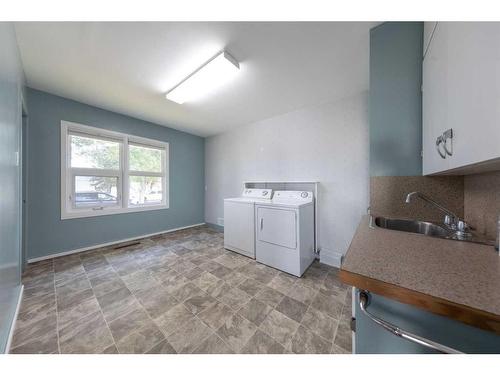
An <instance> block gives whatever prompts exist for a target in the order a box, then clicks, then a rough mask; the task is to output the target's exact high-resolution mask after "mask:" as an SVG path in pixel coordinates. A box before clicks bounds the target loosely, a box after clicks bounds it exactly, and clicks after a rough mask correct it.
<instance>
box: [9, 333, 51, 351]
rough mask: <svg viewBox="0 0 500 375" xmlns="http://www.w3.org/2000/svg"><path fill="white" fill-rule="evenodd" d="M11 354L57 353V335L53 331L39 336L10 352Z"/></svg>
mask: <svg viewBox="0 0 500 375" xmlns="http://www.w3.org/2000/svg"><path fill="white" fill-rule="evenodd" d="M10 353H12V354H52V353H59V346H58V341H57V333H56V331H55V330H54V331H53V332H51V333H48V334H47V335H45V336H39V337H37V338H34V339H32V340H29V341H26V342H25V343H24V344H22V345H19V346H17V347H14V348H12V349H11V350H10Z"/></svg>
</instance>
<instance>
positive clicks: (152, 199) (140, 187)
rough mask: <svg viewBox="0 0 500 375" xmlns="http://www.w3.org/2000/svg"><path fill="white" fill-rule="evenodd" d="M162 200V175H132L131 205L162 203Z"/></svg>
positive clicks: (130, 180)
mask: <svg viewBox="0 0 500 375" xmlns="http://www.w3.org/2000/svg"><path fill="white" fill-rule="evenodd" d="M162 200H163V191H162V178H161V177H146V176H130V179H129V203H130V205H131V206H136V205H144V204H146V205H147V204H161V202H162Z"/></svg>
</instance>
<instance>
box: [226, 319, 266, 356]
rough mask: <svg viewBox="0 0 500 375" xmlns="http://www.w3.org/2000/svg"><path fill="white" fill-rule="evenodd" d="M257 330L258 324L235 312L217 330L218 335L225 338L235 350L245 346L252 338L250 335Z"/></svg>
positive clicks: (237, 350)
mask: <svg viewBox="0 0 500 375" xmlns="http://www.w3.org/2000/svg"><path fill="white" fill-rule="evenodd" d="M256 330H257V326H255V324H253V323H252V322H250V321H248V320H247V319H245V318H243V317H242V316H241V315H238V314H235V315H233V316H231V318H229V319H228V320H226V321H225V322H224V324H223V325H222V326H221V327H220V328H219V329H218V330H217V335H218V336H219V337H220V338H221V339H222V340H224V342H225V343H226V344H228V345H229V347H230V348H231V349H232V350H234V351H235V352H237V353H238V352H240V350H241V349H242V348H243V347H244V346H245V344H246V343H247V342H248V340H250V337H252V335H253V334H254V333H255V331H256Z"/></svg>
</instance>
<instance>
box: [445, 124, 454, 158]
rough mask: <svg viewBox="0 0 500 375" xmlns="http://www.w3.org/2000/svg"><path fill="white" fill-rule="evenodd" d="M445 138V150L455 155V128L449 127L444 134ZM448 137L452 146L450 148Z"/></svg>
mask: <svg viewBox="0 0 500 375" xmlns="http://www.w3.org/2000/svg"><path fill="white" fill-rule="evenodd" d="M442 138H443V145H444V151H445V152H446V153H447V154H448V155H450V156H452V155H453V129H448V130H447V131H445V132H444V133H443V135H442ZM448 139H450V140H451V141H452V142H451V148H448Z"/></svg>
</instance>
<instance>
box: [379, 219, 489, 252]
mask: <svg viewBox="0 0 500 375" xmlns="http://www.w3.org/2000/svg"><path fill="white" fill-rule="evenodd" d="M370 226H371V227H378V228H384V229H390V230H397V231H400V232H408V233H419V234H423V235H426V236H431V237H438V238H444V239H448V240H455V241H467V242H475V243H480V244H483V245H490V246H493V245H494V244H495V242H494V241H493V240H491V239H488V238H485V237H483V236H481V235H478V234H477V233H474V232H470V233H466V234H465V235H463V234H462V235H460V234H458V233H457V232H454V231H452V230H449V229H446V228H444V227H442V226H440V225H437V224H433V223H429V222H427V221H419V220H411V219H389V218H386V217H382V216H377V217H374V216H371V217H370Z"/></svg>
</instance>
